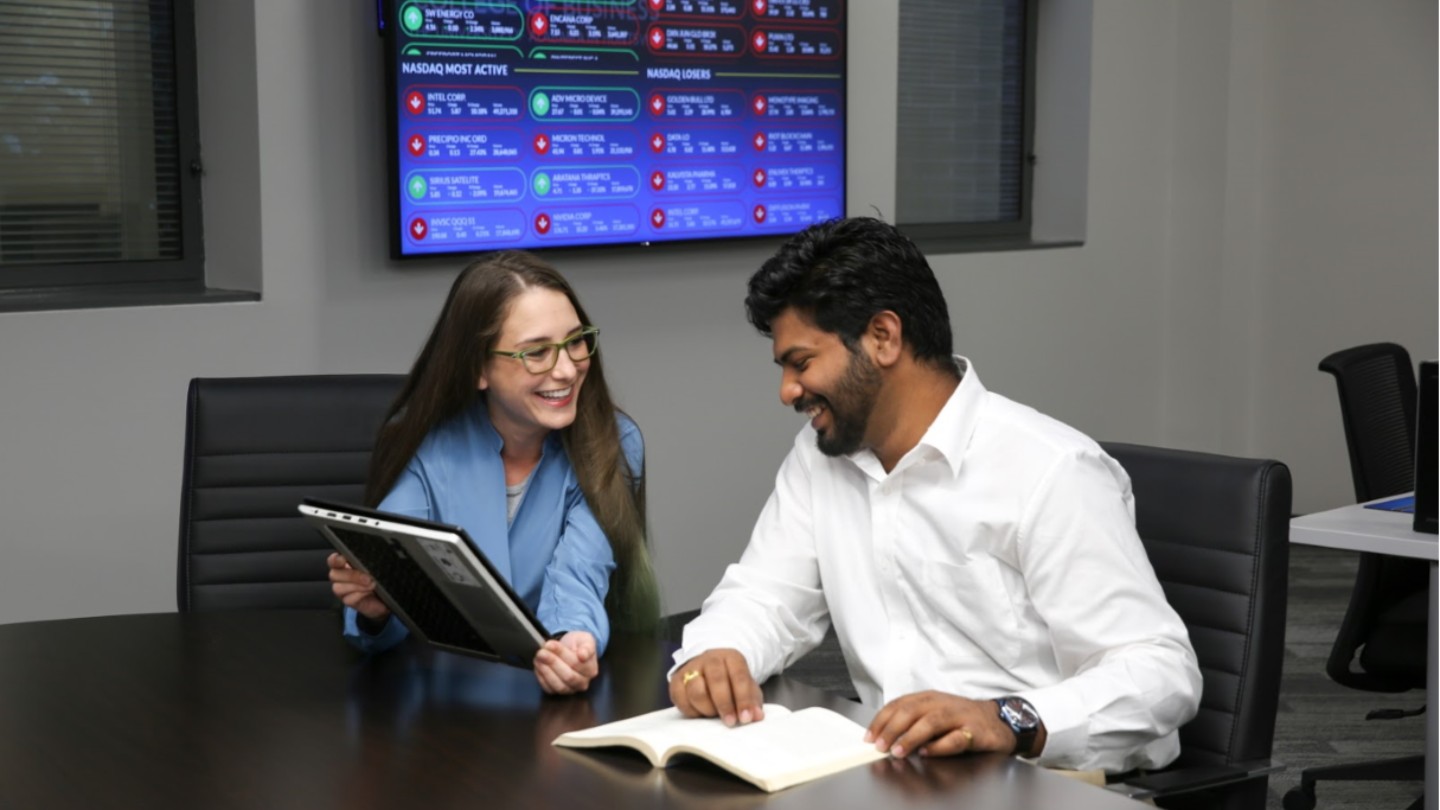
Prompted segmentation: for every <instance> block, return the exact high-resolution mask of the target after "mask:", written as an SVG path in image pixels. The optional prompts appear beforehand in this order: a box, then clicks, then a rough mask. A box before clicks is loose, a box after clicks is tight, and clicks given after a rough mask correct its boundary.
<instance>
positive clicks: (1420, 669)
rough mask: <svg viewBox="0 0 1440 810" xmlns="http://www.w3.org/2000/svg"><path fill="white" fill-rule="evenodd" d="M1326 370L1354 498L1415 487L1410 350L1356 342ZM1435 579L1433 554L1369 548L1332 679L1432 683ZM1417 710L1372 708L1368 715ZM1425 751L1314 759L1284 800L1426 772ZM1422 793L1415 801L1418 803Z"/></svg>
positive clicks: (1290, 804)
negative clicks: (1429, 648)
mask: <svg viewBox="0 0 1440 810" xmlns="http://www.w3.org/2000/svg"><path fill="white" fill-rule="evenodd" d="M1320 370H1321V371H1324V372H1326V373H1328V374H1332V375H1334V376H1335V384H1336V386H1337V388H1338V389H1339V392H1340V417H1341V421H1342V422H1343V423H1344V425H1345V443H1346V445H1347V446H1348V448H1349V451H1350V473H1351V478H1352V479H1353V480H1354V483H1355V499H1356V500H1357V501H1362V502H1363V501H1370V500H1374V499H1376V498H1384V497H1386V496H1389V495H1398V494H1400V493H1402V492H1408V491H1410V490H1412V489H1414V487H1415V477H1414V476H1415V402H1416V386H1415V369H1414V367H1413V366H1412V365H1411V364H1410V355H1409V353H1408V352H1406V351H1405V349H1404V348H1403V347H1401V346H1397V345H1395V344H1394V343H1372V344H1369V345H1365V346H1356V347H1354V348H1352V349H1345V350H1343V351H1338V352H1335V353H1334V354H1332V355H1330V356H1328V357H1326V358H1325V359H1324V360H1321V361H1320ZM1429 587H1430V572H1429V563H1427V562H1426V561H1424V560H1413V559H1407V558H1402V557H1387V556H1385V555H1383V554H1371V553H1362V554H1361V555H1360V563H1359V567H1358V569H1357V570H1356V574H1355V587H1354V589H1353V590H1351V592H1350V605H1349V607H1347V608H1346V609H1345V618H1344V619H1342V620H1341V623H1340V632H1339V633H1338V634H1337V635H1336V637H1335V644H1334V646H1333V647H1331V649H1330V658H1329V660H1328V661H1327V662H1326V664H1325V672H1326V674H1328V675H1329V676H1330V678H1331V680H1333V681H1335V682H1336V683H1339V684H1341V685H1343V686H1349V687H1351V688H1354V689H1364V690H1367V691H1371V692H1404V691H1407V690H1409V689H1424V688H1425V650H1426V642H1427V639H1426V610H1427V606H1428V598H1429ZM1357 653H1358V657H1357ZM1357 660H1358V662H1359V669H1358V670H1357V669H1356V668H1355V663H1356V661H1357ZM1416 713H1418V712H1394V711H1387V712H1372V713H1371V714H1370V715H1369V717H1370V718H1378V719H1393V718H1396V717H1404V716H1409V715H1413V714H1416ZM1424 759H1425V758H1424V756H1423V755H1422V754H1416V755H1414V756H1407V757H1397V758H1392V759H1382V760H1372V761H1369V762H1356V763H1345V764H1339V765H1326V766H1321V767H1316V768H1306V769H1305V770H1304V771H1302V772H1301V773H1300V784H1299V786H1297V787H1296V788H1294V789H1293V790H1291V791H1289V792H1288V793H1286V794H1285V807H1286V808H1287V810H1309V808H1312V807H1314V806H1315V799H1316V797H1315V783H1316V782H1318V781H1334V780H1369V781H1374V780H1385V781H1389V780H1411V779H1417V780H1418V779H1423V778H1424V777H1425V762H1424ZM1422 799H1423V797H1422ZM1422 799H1416V801H1415V804H1414V805H1412V806H1414V807H1419V806H1420V804H1421V800H1422Z"/></svg>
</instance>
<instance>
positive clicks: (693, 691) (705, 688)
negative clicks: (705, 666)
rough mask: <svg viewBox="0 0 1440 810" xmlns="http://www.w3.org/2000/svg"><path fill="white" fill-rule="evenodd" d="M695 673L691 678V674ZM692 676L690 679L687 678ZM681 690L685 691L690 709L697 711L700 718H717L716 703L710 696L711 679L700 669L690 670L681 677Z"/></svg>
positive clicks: (696, 713)
mask: <svg viewBox="0 0 1440 810" xmlns="http://www.w3.org/2000/svg"><path fill="white" fill-rule="evenodd" d="M692 672H693V673H695V675H694V676H690V673H692ZM687 676H690V677H687ZM680 680H681V688H682V689H684V690H685V696H686V697H687V698H689V700H690V708H692V709H694V710H695V715H696V716H698V717H717V716H719V712H718V711H716V709H715V701H714V699H713V698H712V696H711V694H710V685H709V684H710V679H709V678H707V677H705V673H704V671H703V670H700V669H689V670H686V671H685V674H684V675H681V676H680Z"/></svg>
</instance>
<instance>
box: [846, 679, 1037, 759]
mask: <svg viewBox="0 0 1440 810" xmlns="http://www.w3.org/2000/svg"><path fill="white" fill-rule="evenodd" d="M865 741H866V742H873V743H875V748H876V749H877V750H879V751H888V752H889V753H890V756H892V757H897V758H899V757H906V756H909V755H910V754H912V753H914V752H916V751H919V752H920V755H921V756H925V757H943V756H949V755H951V754H961V753H965V752H967V751H999V752H1001V753H1005V754H1009V753H1013V752H1014V751H1015V732H1013V731H1011V730H1010V726H1008V725H1006V724H1005V722H1004V721H1002V720H1001V719H1000V714H999V712H998V710H997V708H996V706H995V701H993V700H970V699H969V698H963V697H960V696H959V695H950V694H946V693H944V692H934V691H930V692H916V693H914V694H911V695H905V696H904V697H899V698H896V699H895V700H892V701H890V702H889V703H887V704H885V707H884V708H882V709H881V710H880V712H879V713H878V714H876V715H875V719H874V720H871V721H870V728H869V729H867V730H866V732H865Z"/></svg>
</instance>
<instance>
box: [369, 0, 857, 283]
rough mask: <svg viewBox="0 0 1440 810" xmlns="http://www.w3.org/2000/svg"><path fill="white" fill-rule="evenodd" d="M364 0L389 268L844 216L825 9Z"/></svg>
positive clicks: (754, 3)
mask: <svg viewBox="0 0 1440 810" xmlns="http://www.w3.org/2000/svg"><path fill="white" fill-rule="evenodd" d="M381 3H382V8H381V24H382V28H383V30H384V34H385V38H386V45H385V50H386V74H387V79H388V97H389V102H388V104H389V114H388V120H389V129H390V138H389V140H388V142H387V149H388V151H389V154H390V160H389V163H390V203H391V204H390V228H389V230H390V244H391V254H392V256H394V257H395V258H408V257H418V256H433V255H439V254H452V253H466V254H469V253H476V252H481V251H486V250H494V249H500V248H525V249H535V248H549V247H575V246H585V245H605V244H646V243H653V242H668V241H678V240H698V239H728V238H736V237H754V236H765V235H773V234H785V233H793V232H795V231H798V230H801V229H803V228H804V227H806V226H807V225H810V224H812V223H815V222H820V221H823V220H826V219H829V218H831V217H836V216H840V215H842V214H843V213H844V209H845V53H844V47H845V3H844V0H590V2H576V3H562V2H543V1H542V0H517V2H508V3H506V2H492V1H491V0H381Z"/></svg>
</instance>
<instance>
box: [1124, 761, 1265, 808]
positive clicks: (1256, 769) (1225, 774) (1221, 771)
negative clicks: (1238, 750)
mask: <svg viewBox="0 0 1440 810" xmlns="http://www.w3.org/2000/svg"><path fill="white" fill-rule="evenodd" d="M1283 770H1285V766H1284V765H1283V764H1281V763H1279V762H1275V761H1273V760H1268V759H1254V760H1249V761H1247V762H1237V763H1234V764H1233V765H1193V766H1191V767H1188V768H1176V769H1174V770H1167V771H1157V772H1155V773H1147V774H1145V775H1143V776H1136V777H1132V778H1130V779H1127V780H1125V781H1124V782H1116V783H1114V784H1109V785H1106V786H1105V789H1106V790H1109V791H1112V792H1115V793H1119V794H1121V795H1122V796H1128V797H1130V798H1132V799H1153V798H1155V797H1158V796H1174V795H1176V794H1179V793H1189V792H1190V791H1192V790H1204V789H1206V788H1213V787H1220V786H1222V785H1230V784H1234V783H1236V782H1244V781H1246V780H1248V779H1255V778H1257V777H1260V776H1264V775H1266V774H1270V773H1275V772H1277V771H1283Z"/></svg>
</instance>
